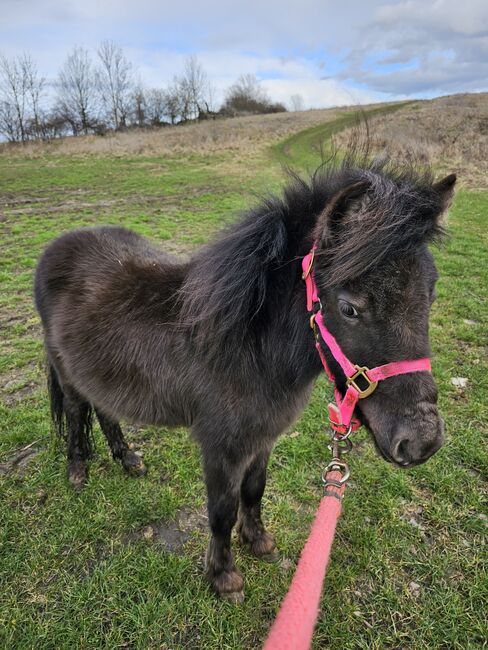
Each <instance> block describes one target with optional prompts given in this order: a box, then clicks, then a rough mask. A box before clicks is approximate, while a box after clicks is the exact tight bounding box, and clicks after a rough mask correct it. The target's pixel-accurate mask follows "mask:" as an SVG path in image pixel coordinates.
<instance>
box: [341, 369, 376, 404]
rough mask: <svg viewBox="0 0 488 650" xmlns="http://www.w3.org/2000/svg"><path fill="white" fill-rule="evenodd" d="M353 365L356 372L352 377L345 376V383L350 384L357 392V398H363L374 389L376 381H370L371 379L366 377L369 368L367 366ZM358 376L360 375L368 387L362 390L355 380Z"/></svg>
mask: <svg viewBox="0 0 488 650" xmlns="http://www.w3.org/2000/svg"><path fill="white" fill-rule="evenodd" d="M354 367H355V368H356V370H357V372H356V373H355V374H354V375H353V376H352V377H347V379H346V383H347V385H348V386H352V387H353V388H354V389H355V390H356V391H357V392H358V398H359V399H363V398H364V397H368V396H369V395H371V393H373V392H374V391H375V389H376V386H377V385H378V382H377V381H371V379H370V378H369V377H368V375H367V374H366V373H367V372H368V370H369V368H368V367H367V366H356V365H355V366H354ZM358 377H362V378H363V379H364V380H365V381H366V382H367V383H368V387H367V388H365V389H364V390H362V389H361V388H360V387H359V386H358V385H357V383H356V381H355V380H356V379H357V378H358Z"/></svg>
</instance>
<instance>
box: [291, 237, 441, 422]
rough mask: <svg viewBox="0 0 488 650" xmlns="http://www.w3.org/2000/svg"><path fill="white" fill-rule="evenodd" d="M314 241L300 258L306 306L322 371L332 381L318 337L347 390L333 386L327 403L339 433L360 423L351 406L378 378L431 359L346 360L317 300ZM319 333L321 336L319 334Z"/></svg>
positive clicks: (419, 367)
mask: <svg viewBox="0 0 488 650" xmlns="http://www.w3.org/2000/svg"><path fill="white" fill-rule="evenodd" d="M316 250H317V245H316V244H314V245H313V246H312V249H311V251H310V253H308V255H305V257H304V258H303V260H302V270H303V275H302V277H303V279H304V280H305V286H306V290H307V310H308V311H309V312H310V313H311V316H310V327H311V328H312V329H313V330H314V333H315V347H316V348H317V352H318V354H319V356H320V359H321V361H322V365H323V366H324V369H325V372H326V373H327V376H328V377H329V379H330V380H331V381H332V382H333V383H334V384H335V383H336V381H335V378H334V375H333V374H332V373H331V371H330V369H329V367H328V365H327V361H326V359H325V356H324V353H323V350H322V347H321V343H320V337H321V338H322V340H323V341H324V343H325V344H326V345H327V347H328V348H329V350H330V352H331V354H332V356H333V357H334V359H335V360H336V361H337V363H338V364H339V365H340V367H341V368H342V370H343V372H344V374H345V376H346V385H347V390H346V394H345V395H344V397H342V395H341V393H340V391H339V389H338V388H337V386H335V390H334V396H335V401H336V403H335V404H332V403H330V404H329V407H328V408H329V418H330V423H331V427H332V428H333V429H334V430H335V431H337V432H338V433H341V434H346V433H349V432H350V431H356V429H358V428H359V427H360V426H361V422H360V420H358V419H357V418H354V417H353V413H354V409H355V408H356V404H357V402H358V400H360V399H364V398H365V397H368V396H369V395H371V394H372V393H373V392H374V391H375V389H376V387H377V385H378V382H379V381H382V380H383V379H388V378H389V377H394V376H395V375H404V374H406V373H409V372H420V371H422V370H426V371H430V370H431V366H430V359H428V358H423V359H414V360H412V361H394V362H392V363H387V364H385V365H384V366H377V367H376V368H372V369H371V370H370V369H369V368H367V367H366V366H358V365H355V364H353V363H351V362H350V361H349V359H348V358H347V357H346V355H345V354H344V352H343V351H342V350H341V348H340V346H339V344H338V343H337V341H336V340H335V338H334V337H333V336H332V334H331V333H330V332H329V330H328V329H327V327H326V326H325V323H324V320H323V316H322V311H321V309H322V304H321V302H320V298H319V294H318V291H317V285H316V284H315V280H314V277H313V264H314V258H315V251H316ZM319 333H320V337H319Z"/></svg>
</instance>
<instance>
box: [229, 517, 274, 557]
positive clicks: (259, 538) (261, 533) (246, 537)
mask: <svg viewBox="0 0 488 650" xmlns="http://www.w3.org/2000/svg"><path fill="white" fill-rule="evenodd" d="M238 537H239V542H240V543H241V544H242V545H243V546H248V547H249V550H250V552H251V553H252V554H253V555H255V556H256V557H260V558H261V559H263V560H265V561H267V562H276V560H277V559H278V554H277V553H276V551H275V549H276V546H275V541H274V539H273V537H272V536H271V535H270V534H269V533H267V532H266V531H265V530H262V529H255V530H246V528H245V527H244V526H241V527H240V528H239V530H238Z"/></svg>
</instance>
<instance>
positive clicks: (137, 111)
mask: <svg viewBox="0 0 488 650" xmlns="http://www.w3.org/2000/svg"><path fill="white" fill-rule="evenodd" d="M48 104H49V105H48ZM291 107H292V109H293V110H303V101H302V99H301V97H300V95H293V96H292V97H291ZM286 110H287V109H286V107H285V106H284V105H283V104H281V103H276V102H272V101H271V99H270V98H269V96H268V95H267V93H266V92H265V91H264V90H263V88H262V87H261V86H260V84H259V81H258V80H257V78H256V77H255V76H254V75H249V74H247V75H241V76H240V77H239V79H237V81H236V82H235V83H234V84H232V86H230V88H229V89H228V90H227V93H226V95H225V100H224V102H223V103H222V105H221V106H220V107H218V108H217V107H216V105H215V90H214V88H213V86H212V83H211V81H210V79H209V77H208V75H207V73H206V72H205V70H204V69H203V67H202V65H201V64H200V63H199V61H198V59H197V58H196V57H195V56H191V57H189V58H188V59H186V61H185V65H184V70H183V72H182V74H181V75H179V76H175V77H174V78H173V81H172V83H170V84H169V85H168V86H167V87H165V88H147V87H146V86H144V85H143V84H142V82H141V81H140V80H138V78H137V74H136V70H135V69H134V66H133V65H132V63H131V62H130V61H129V59H128V58H127V57H126V56H125V54H124V52H123V50H122V48H121V47H119V46H118V45H117V44H115V43H114V42H112V41H103V42H102V43H101V44H100V45H99V47H98V48H97V50H96V56H95V59H93V58H92V57H91V56H90V53H89V52H88V50H86V49H85V48H83V47H79V46H77V47H74V48H73V49H72V51H71V52H70V53H69V54H68V56H67V57H66V59H65V61H64V63H63V65H62V67H61V69H60V71H59V73H58V75H57V78H56V80H55V81H54V82H51V83H49V84H48V82H47V80H46V78H45V77H43V76H42V75H41V74H40V73H39V70H38V68H37V65H36V63H35V61H34V60H33V59H32V57H31V56H30V55H29V54H22V55H21V56H18V57H13V58H8V57H6V56H3V55H0V134H1V135H3V137H4V138H6V139H7V140H9V141H11V142H25V141H27V140H37V139H45V140H47V139H52V138H57V137H62V136H66V135H73V136H77V135H87V134H90V133H95V134H100V135H103V134H104V133H107V132H108V131H120V130H125V129H129V128H137V127H139V128H144V127H151V126H164V125H169V124H181V123H185V122H189V121H198V120H204V119H212V118H213V119H215V118H216V117H218V116H227V117H232V116H236V115H245V114H254V113H276V112H281V111H286Z"/></svg>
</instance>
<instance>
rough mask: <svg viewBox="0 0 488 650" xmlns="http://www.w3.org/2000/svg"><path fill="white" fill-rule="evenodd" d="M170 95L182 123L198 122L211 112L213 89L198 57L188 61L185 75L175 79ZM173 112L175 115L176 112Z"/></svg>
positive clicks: (192, 57) (190, 58)
mask: <svg viewBox="0 0 488 650" xmlns="http://www.w3.org/2000/svg"><path fill="white" fill-rule="evenodd" d="M168 94H169V97H170V98H171V101H170V103H171V105H172V107H173V109H174V108H175V107H176V104H178V116H179V120H180V121H183V122H184V121H186V120H196V119H199V117H200V115H201V114H202V113H205V112H206V113H209V112H210V111H211V101H212V97H213V88H212V87H211V84H210V81H209V78H208V75H207V73H206V72H205V70H204V69H203V67H202V65H201V64H200V63H199V61H198V59H197V58H196V56H191V57H189V58H188V59H186V61H185V68H184V71H183V74H182V75H181V77H175V80H174V83H173V86H172V87H171V89H170V90H169V92H168ZM176 98H177V102H175V99H176ZM172 112H173V113H174V110H173V111H172ZM173 119H176V116H175V118H173V117H172V121H173Z"/></svg>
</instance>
